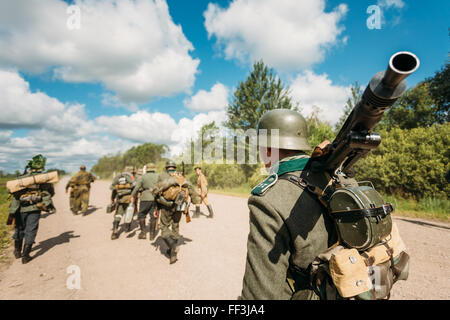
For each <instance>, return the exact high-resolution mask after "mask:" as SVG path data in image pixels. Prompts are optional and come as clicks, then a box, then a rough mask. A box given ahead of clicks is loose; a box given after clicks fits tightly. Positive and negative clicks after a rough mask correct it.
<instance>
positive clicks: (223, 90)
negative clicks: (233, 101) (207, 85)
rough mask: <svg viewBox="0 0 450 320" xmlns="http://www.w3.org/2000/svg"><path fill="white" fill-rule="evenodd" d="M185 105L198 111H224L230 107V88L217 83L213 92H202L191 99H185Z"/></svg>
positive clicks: (212, 89)
mask: <svg viewBox="0 0 450 320" xmlns="http://www.w3.org/2000/svg"><path fill="white" fill-rule="evenodd" d="M184 105H185V106H186V107H187V108H189V109H191V110H196V111H211V110H224V109H225V108H226V107H227V105H228V88H227V87H226V86H224V85H223V84H221V83H216V84H215V85H214V86H213V87H212V88H211V91H205V90H200V91H198V92H197V93H196V94H195V95H193V96H192V97H190V98H189V99H185V100H184Z"/></svg>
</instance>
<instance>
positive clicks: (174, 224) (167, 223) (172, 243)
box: [154, 161, 201, 264]
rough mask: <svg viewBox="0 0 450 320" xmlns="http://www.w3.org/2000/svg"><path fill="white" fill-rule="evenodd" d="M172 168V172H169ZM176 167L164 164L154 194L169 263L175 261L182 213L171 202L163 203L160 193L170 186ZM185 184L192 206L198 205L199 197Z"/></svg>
mask: <svg viewBox="0 0 450 320" xmlns="http://www.w3.org/2000/svg"><path fill="white" fill-rule="evenodd" d="M171 168H173V170H171ZM175 169H176V166H175V164H174V163H173V162H172V161H168V162H167V163H166V170H167V171H168V172H163V173H161V174H160V175H159V177H158V181H157V184H156V188H155V191H154V194H155V195H156V196H157V201H158V207H159V208H160V214H161V216H160V226H161V237H162V238H163V239H164V241H165V242H166V244H167V246H168V247H169V250H168V254H169V255H170V263H171V264H172V263H175V262H176V261H177V242H178V240H179V238H180V220H181V216H182V214H183V213H184V212H183V211H178V210H177V206H176V205H175V203H174V202H173V201H164V199H163V197H162V196H161V191H163V190H165V189H166V188H167V187H168V186H170V185H171V181H172V179H173V177H172V175H175V174H178V173H176V172H175ZM185 184H186V185H187V187H188V192H189V196H190V197H191V201H192V203H193V204H198V203H200V201H201V200H200V196H199V195H198V194H197V192H196V191H195V189H194V187H193V186H192V184H190V183H189V181H187V180H186V182H185Z"/></svg>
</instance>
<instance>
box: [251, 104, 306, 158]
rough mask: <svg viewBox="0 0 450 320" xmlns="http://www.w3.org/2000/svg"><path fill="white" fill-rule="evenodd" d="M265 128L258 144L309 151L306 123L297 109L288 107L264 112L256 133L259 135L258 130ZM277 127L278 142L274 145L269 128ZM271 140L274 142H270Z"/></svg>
mask: <svg viewBox="0 0 450 320" xmlns="http://www.w3.org/2000/svg"><path fill="white" fill-rule="evenodd" d="M262 129H266V130H267V141H265V140H266V139H260V141H259V145H260V146H261V147H272V146H273V147H274V148H275V147H277V148H279V149H286V150H301V151H310V150H311V146H310V145H309V143H308V140H307V136H308V131H307V125H306V120H305V118H303V116H302V115H301V114H300V113H298V112H297V111H294V110H290V109H274V110H270V111H268V112H266V113H265V114H264V115H263V116H262V117H261V118H260V119H259V122H258V134H259V135H261V132H260V131H259V130H262ZM272 129H278V130H279V131H278V133H279V135H278V137H279V143H278V146H277V145H276V142H275V141H272V137H271V130H272ZM272 142H273V143H274V144H272Z"/></svg>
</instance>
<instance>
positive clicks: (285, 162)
mask: <svg viewBox="0 0 450 320" xmlns="http://www.w3.org/2000/svg"><path fill="white" fill-rule="evenodd" d="M309 159H310V157H309V156H308V155H304V154H302V155H297V156H292V157H286V158H283V159H281V160H280V161H278V162H277V163H275V164H274V165H273V166H272V167H271V168H270V173H271V174H274V173H276V174H277V175H278V176H281V175H283V174H285V173H288V172H294V171H302V170H303V169H305V167H306V164H307V163H308V161H309Z"/></svg>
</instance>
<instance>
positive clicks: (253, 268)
mask: <svg viewBox="0 0 450 320" xmlns="http://www.w3.org/2000/svg"><path fill="white" fill-rule="evenodd" d="M261 129H267V134H268V136H267V140H268V141H267V144H265V143H264V141H262V142H263V144H260V146H259V152H260V156H261V158H262V159H263V160H264V162H265V165H266V168H270V170H271V171H270V172H271V175H270V176H269V177H268V178H267V179H266V180H265V181H264V182H262V183H261V184H259V185H258V186H256V187H255V188H254V189H253V190H252V192H251V194H252V195H251V196H250V198H249V200H248V206H249V209H250V233H249V235H248V241H247V260H246V268H245V274H244V279H243V289H242V295H241V298H242V299H267V300H269V299H270V300H275V299H318V298H319V297H318V296H317V295H316V294H315V293H314V292H313V291H312V290H310V289H309V287H308V284H309V278H308V270H307V268H308V265H309V264H310V263H311V262H312V261H313V260H314V258H315V257H316V256H317V255H318V254H320V253H322V252H324V251H325V250H326V249H327V248H328V247H329V246H330V245H331V244H333V243H335V242H336V234H335V232H334V228H333V224H332V222H331V221H329V218H328V216H327V215H326V213H325V212H324V208H323V207H322V206H321V204H320V203H319V201H317V199H314V197H313V196H311V195H310V194H309V193H308V192H304V191H303V189H301V188H300V187H299V186H297V185H295V184H294V183H292V182H290V181H288V180H286V179H284V177H286V176H285V175H286V174H288V173H290V174H294V175H296V176H301V177H307V179H308V182H310V183H312V184H314V185H316V186H319V187H321V188H323V187H324V186H325V185H326V184H327V182H328V180H327V179H326V177H325V176H324V174H323V173H312V172H311V171H310V169H309V168H308V167H307V163H308V161H309V158H310V157H309V155H308V154H307V152H309V151H310V150H311V147H310V146H309V143H308V141H307V139H306V137H307V131H306V122H305V119H304V118H303V117H302V116H301V115H300V114H299V113H298V112H295V111H292V110H288V109H276V110H271V111H269V112H266V113H265V114H264V115H263V116H262V117H261V119H260V120H259V122H258V130H261ZM271 129H278V130H279V149H278V148H277V149H275V148H272V147H271V136H270V133H271ZM258 132H259V131H258ZM260 143H261V142H260ZM272 145H273V144H272ZM277 152H278V154H279V157H278V158H279V160H278V159H277V158H276V157H275V156H274V155H275V154H276V153H277Z"/></svg>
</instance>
